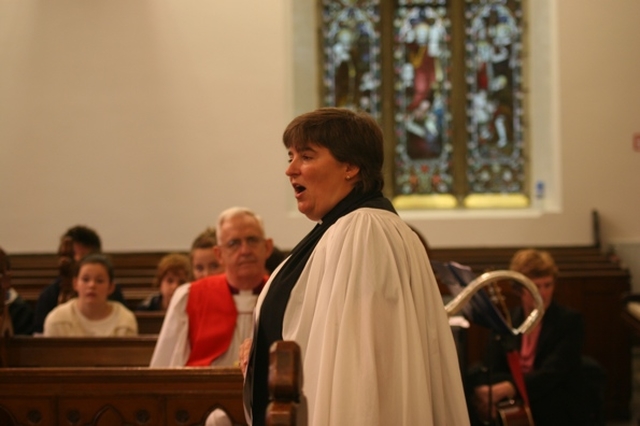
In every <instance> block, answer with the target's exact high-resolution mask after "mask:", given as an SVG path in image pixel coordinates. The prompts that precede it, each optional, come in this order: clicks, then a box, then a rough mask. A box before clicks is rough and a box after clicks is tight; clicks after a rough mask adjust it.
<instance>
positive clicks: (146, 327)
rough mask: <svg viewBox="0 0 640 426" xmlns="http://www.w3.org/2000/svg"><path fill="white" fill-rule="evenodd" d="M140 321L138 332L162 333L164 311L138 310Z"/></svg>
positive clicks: (137, 315) (138, 319)
mask: <svg viewBox="0 0 640 426" xmlns="http://www.w3.org/2000/svg"><path fill="white" fill-rule="evenodd" d="M134 313H135V315H136V320H137V321H138V334H140V335H144V334H156V335H157V334H160V329H161V328H162V322H163V321H164V311H154V312H151V311H149V312H147V311H136V312H134Z"/></svg>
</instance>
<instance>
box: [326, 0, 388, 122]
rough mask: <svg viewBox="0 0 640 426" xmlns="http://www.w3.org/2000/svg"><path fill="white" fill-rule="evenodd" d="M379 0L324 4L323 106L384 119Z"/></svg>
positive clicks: (345, 0)
mask: <svg viewBox="0 0 640 426" xmlns="http://www.w3.org/2000/svg"><path fill="white" fill-rule="evenodd" d="M379 3H380V2H379V0H352V1H349V0H343V1H330V0H323V1H322V47H323V56H324V70H323V79H322V83H323V89H324V95H323V103H324V105H333V106H337V107H345V108H352V109H359V110H363V111H367V112H368V113H370V114H371V115H372V116H373V117H375V118H376V119H380V116H381V94H380V81H381V66H380V5H379Z"/></svg>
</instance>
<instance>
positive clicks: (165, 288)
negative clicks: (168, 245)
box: [136, 253, 191, 311]
mask: <svg viewBox="0 0 640 426" xmlns="http://www.w3.org/2000/svg"><path fill="white" fill-rule="evenodd" d="M190 275H191V263H190V262H189V258H188V257H187V256H185V255H184V254H180V253H171V254H168V255H166V256H164V257H163V258H162V259H160V262H158V269H157V271H156V277H155V279H154V285H155V286H156V287H158V289H159V291H158V292H157V293H155V294H152V295H150V296H149V297H147V298H146V299H145V300H144V301H142V302H141V303H140V305H138V307H137V308H136V310H137V311H166V310H167V308H168V307H169V302H170V301H171V297H172V296H173V293H174V292H175V291H176V289H177V288H178V286H180V285H181V284H184V283H186V282H189V276H190Z"/></svg>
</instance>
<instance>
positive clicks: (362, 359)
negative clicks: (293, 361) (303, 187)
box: [256, 208, 469, 426]
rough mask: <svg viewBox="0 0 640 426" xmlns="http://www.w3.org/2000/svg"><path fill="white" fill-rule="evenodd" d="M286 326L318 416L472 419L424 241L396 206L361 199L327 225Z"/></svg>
mask: <svg viewBox="0 0 640 426" xmlns="http://www.w3.org/2000/svg"><path fill="white" fill-rule="evenodd" d="M281 267H282V265H281V266H280V268H281ZM277 273H278V270H276V271H274V273H273V274H272V277H271V280H272V279H273V278H274V277H275V276H276V275H277ZM271 280H269V282H268V283H267V286H266V288H265V290H264V291H263V292H262V294H261V296H260V298H259V299H258V306H257V309H256V313H259V312H260V306H261V304H262V301H263V299H264V296H265V295H266V294H267V292H268V290H269V285H270V283H271ZM282 336H283V339H284V340H294V341H296V342H297V343H298V344H299V345H300V348H301V352H302V359H303V392H304V395H305V397H306V401H307V404H308V407H307V410H308V424H309V425H310V426H339V425H345V426H353V425H366V426H390V425H393V426H460V425H468V424H469V416H468V412H467V408H466V402H465V396H464V391H463V387H462V380H461V376H460V369H459V364H458V357H457V353H456V348H455V344H454V340H453V335H452V332H451V328H450V327H449V323H448V319H447V315H446V313H445V311H444V304H443V301H442V297H441V295H440V292H439V290H438V286H437V284H436V280H435V277H434V275H433V272H432V270H431V267H430V264H429V259H428V257H427V254H426V250H425V248H424V246H423V245H422V244H421V242H420V240H419V239H418V237H417V236H416V235H415V233H414V232H413V231H412V230H411V228H409V227H408V226H407V225H406V224H405V223H404V222H403V221H402V220H401V219H400V218H399V217H398V216H397V215H396V214H394V213H391V212H388V211H385V210H380V209H372V208H360V209H358V210H355V211H354V212H352V213H349V214H347V215H346V216H344V217H342V218H340V219H339V220H338V221H337V222H336V223H335V224H334V225H333V226H331V227H330V228H329V229H328V230H327V231H326V233H325V234H324V235H323V236H322V238H321V239H320V241H319V242H318V244H317V246H316V247H315V249H314V251H313V253H312V254H311V257H310V259H309V261H308V262H307V264H306V266H305V268H304V270H303V271H302V274H301V276H300V278H299V280H298V282H297V283H296V285H295V287H294V288H293V290H292V292H291V296H290V299H289V302H288V305H287V308H286V311H285V315H284V320H283V329H282Z"/></svg>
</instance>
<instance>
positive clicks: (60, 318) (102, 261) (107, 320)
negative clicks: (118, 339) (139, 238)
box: [44, 253, 138, 337]
mask: <svg viewBox="0 0 640 426" xmlns="http://www.w3.org/2000/svg"><path fill="white" fill-rule="evenodd" d="M73 289H74V290H75V292H76V293H77V297H74V298H72V299H71V300H69V301H67V302H65V303H63V304H61V305H58V306H57V307H56V308H55V309H54V310H52V311H51V312H50V313H49V315H47V317H46V319H45V321H44V336H47V337H54V336H56V337H83V336H102V337H108V336H135V335H137V334H138V323H137V321H136V317H135V315H134V314H133V312H131V311H130V310H128V309H127V308H126V307H125V306H124V305H123V304H122V303H120V302H115V301H111V300H109V299H108V297H109V295H110V294H111V293H113V291H114V290H115V283H114V277H113V266H112V265H111V262H110V261H109V259H108V258H107V257H106V256H104V255H102V254H98V253H94V254H89V255H87V256H85V257H83V258H82V260H80V262H79V263H78V268H77V270H76V273H75V275H74V277H73Z"/></svg>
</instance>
